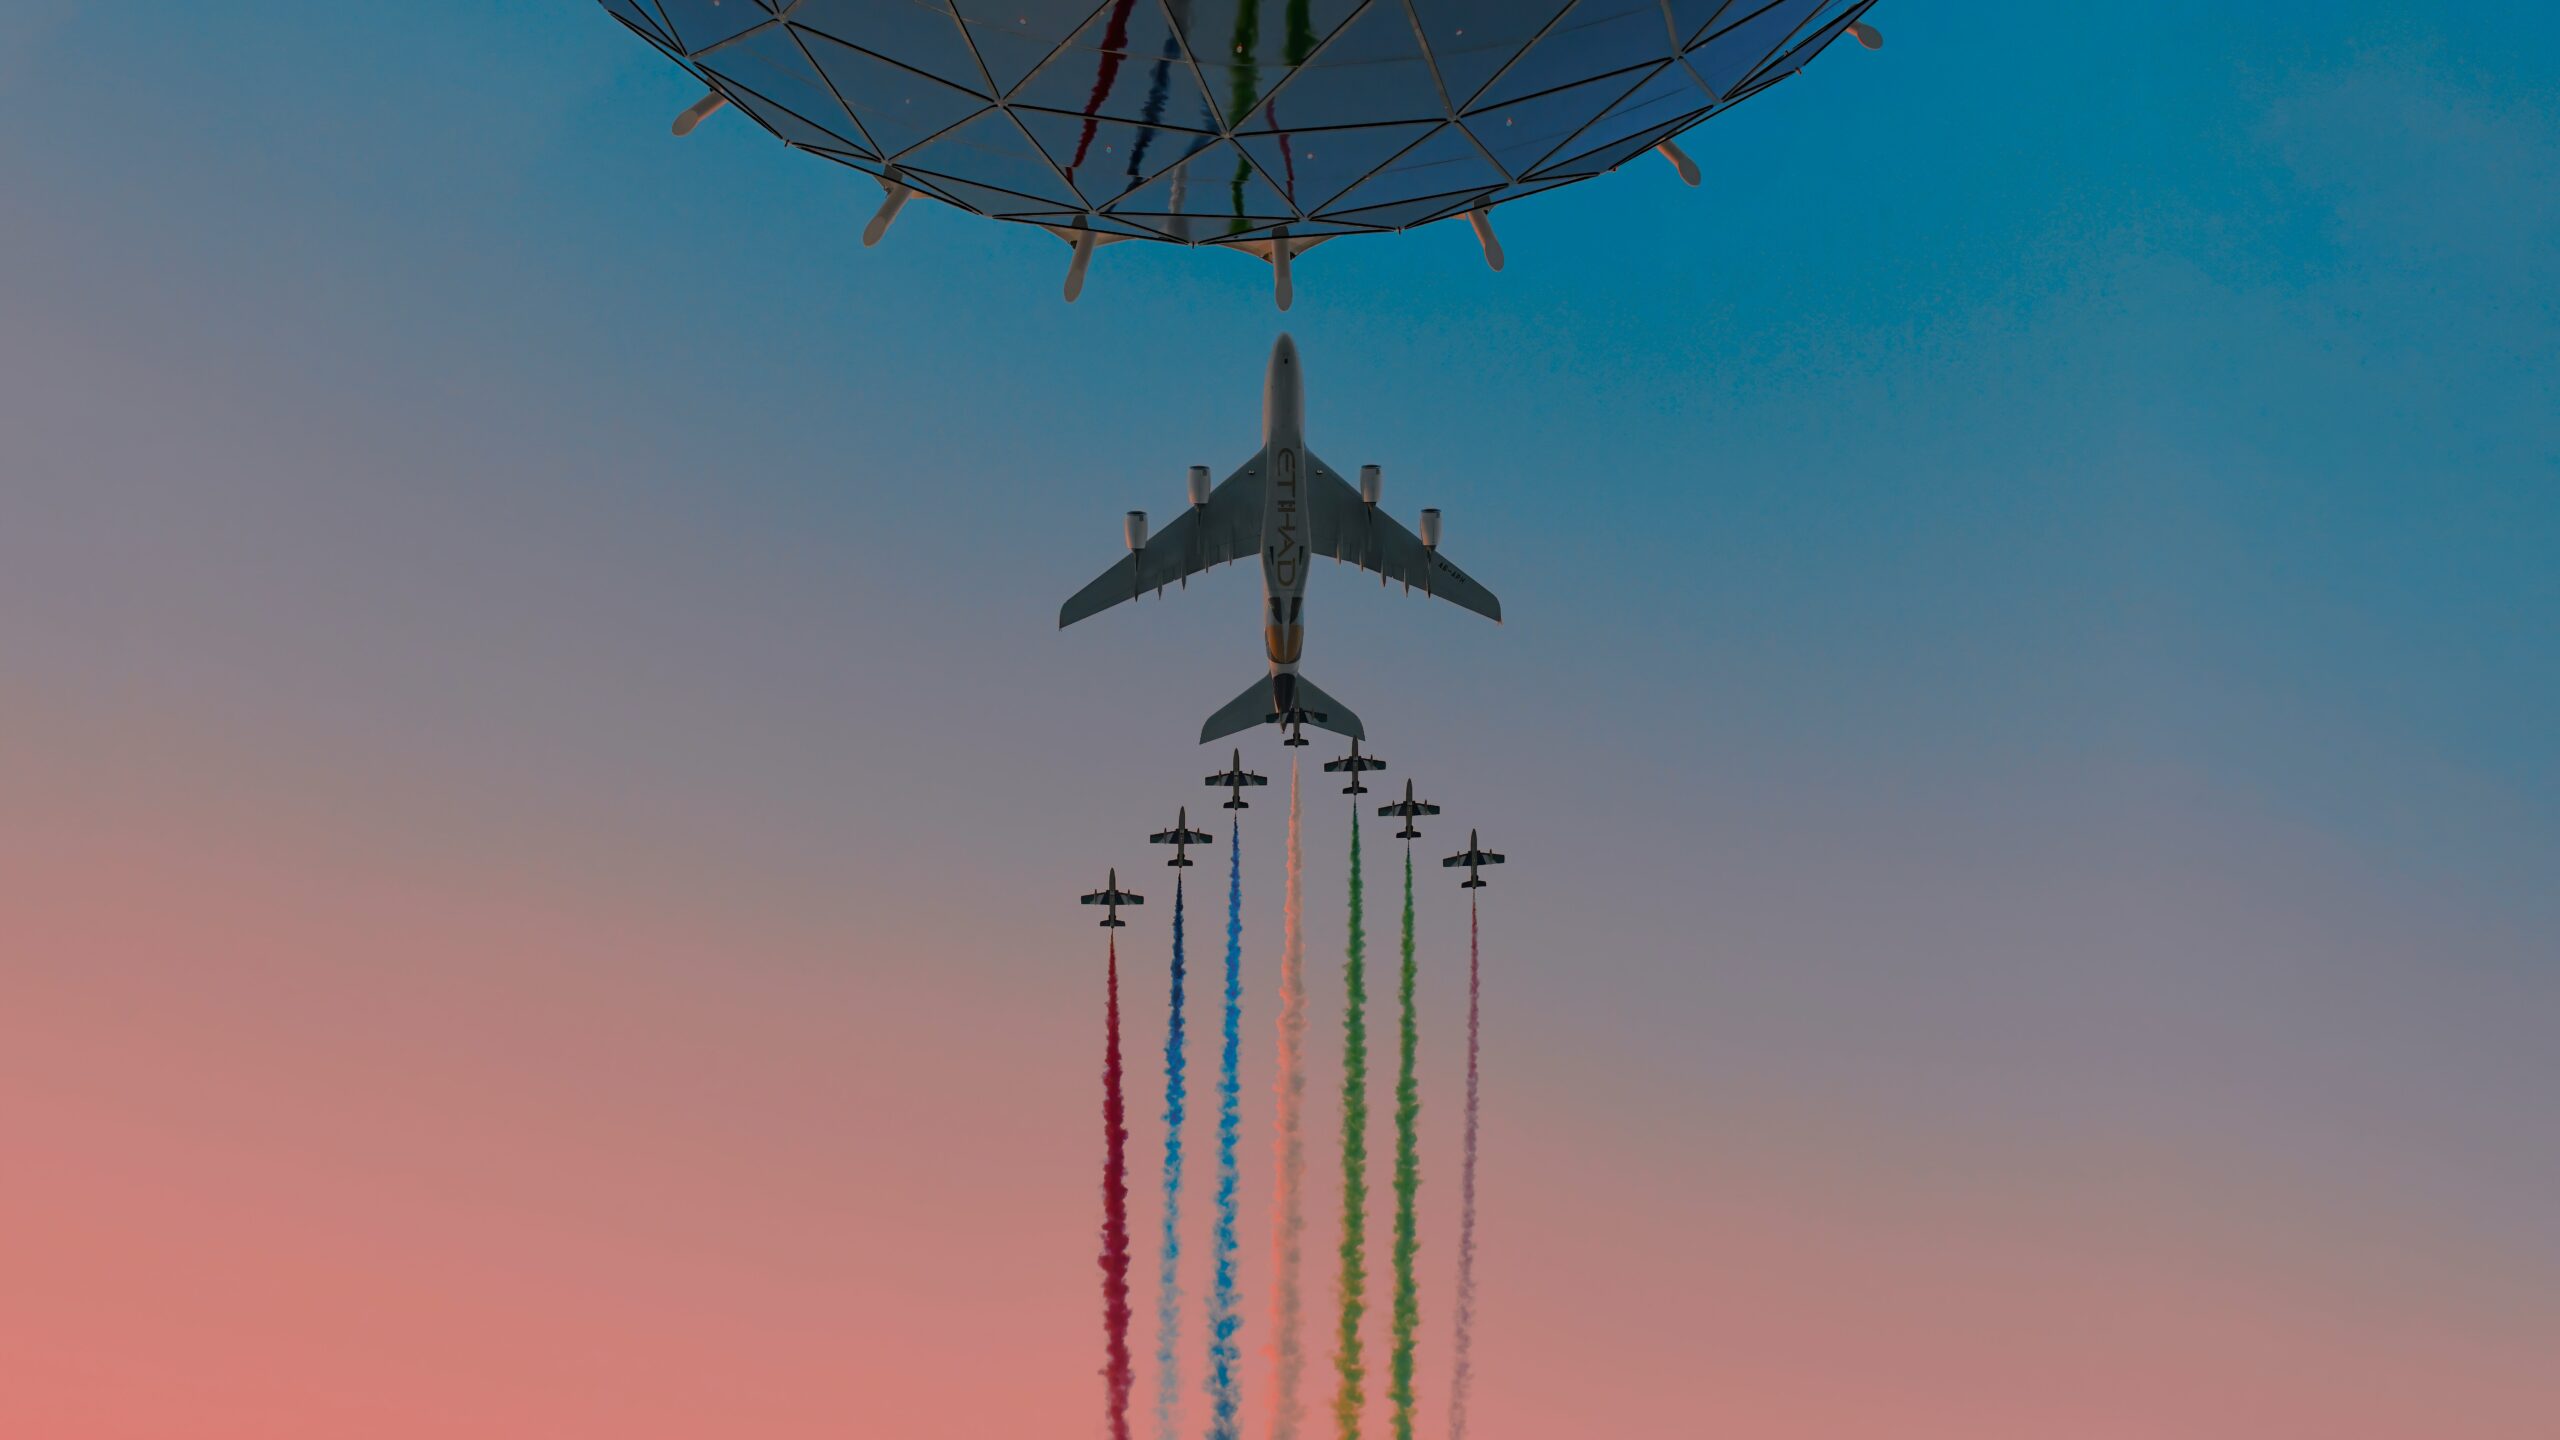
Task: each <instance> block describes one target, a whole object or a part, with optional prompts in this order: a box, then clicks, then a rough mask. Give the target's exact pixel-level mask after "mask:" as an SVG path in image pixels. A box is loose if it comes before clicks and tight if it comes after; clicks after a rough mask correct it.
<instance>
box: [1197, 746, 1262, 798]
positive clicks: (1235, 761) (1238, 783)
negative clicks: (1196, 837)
mask: <svg viewBox="0 0 2560 1440" xmlns="http://www.w3.org/2000/svg"><path fill="white" fill-rule="evenodd" d="M1200 783H1201V784H1203V785H1224V786H1226V787H1227V798H1226V801H1225V803H1223V804H1221V805H1220V806H1219V807H1218V808H1219V809H1221V810H1250V809H1252V808H1253V806H1252V804H1251V803H1250V802H1248V801H1247V800H1246V799H1245V798H1244V787H1246V786H1247V785H1268V784H1270V783H1271V782H1270V781H1268V780H1265V779H1263V778H1262V777H1261V776H1259V775H1256V774H1254V773H1253V772H1252V771H1250V770H1247V769H1246V768H1244V752H1243V751H1242V750H1232V751H1229V752H1228V758H1227V768H1226V769H1224V770H1221V771H1219V772H1218V773H1217V774H1215V775H1212V776H1210V777H1209V778H1208V779H1206V780H1203V781H1201V782H1200Z"/></svg>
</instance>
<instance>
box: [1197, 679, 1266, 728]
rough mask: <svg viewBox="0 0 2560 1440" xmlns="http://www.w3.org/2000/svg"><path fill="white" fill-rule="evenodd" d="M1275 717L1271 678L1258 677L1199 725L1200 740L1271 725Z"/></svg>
mask: <svg viewBox="0 0 2560 1440" xmlns="http://www.w3.org/2000/svg"><path fill="white" fill-rule="evenodd" d="M1275 718H1277V717H1276V716H1274V715H1273V713H1272V710H1271V681H1270V679H1269V677H1267V676H1265V677H1258V678H1256V679H1255V680H1254V682H1253V683H1252V684H1250V685H1247V686H1246V687H1244V693H1243V694H1241V695H1238V696H1237V697H1236V698H1234V699H1233V700H1230V701H1228V702H1227V703H1226V704H1224V705H1221V706H1219V707H1218V713H1217V714H1215V715H1212V716H1210V717H1209V718H1208V720H1207V721H1206V722H1204V723H1203V724H1202V725H1201V726H1200V743H1201V744H1203V745H1206V744H1208V743H1209V742H1210V741H1212V740H1221V739H1224V738H1226V737H1227V736H1229V735H1233V734H1236V733H1237V732H1239V731H1244V730H1250V729H1252V728H1253V727H1254V726H1256V725H1268V724H1270V723H1271V722H1272V720H1274V719H1275Z"/></svg>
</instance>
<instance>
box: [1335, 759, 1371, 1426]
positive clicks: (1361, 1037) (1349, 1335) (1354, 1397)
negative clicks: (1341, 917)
mask: <svg viewBox="0 0 2560 1440" xmlns="http://www.w3.org/2000/svg"><path fill="white" fill-rule="evenodd" d="M1368 946H1369V941H1368V936H1367V934H1366V933H1365V932H1364V931H1363V930H1362V928H1361V923H1360V812H1359V811H1357V810H1354V811H1352V812H1351V943H1350V945H1349V947H1348V949H1347V952H1346V957H1345V960H1344V963H1343V967H1342V984H1343V991H1344V1009H1343V1012H1342V1287H1341V1288H1342V1324H1341V1327H1340V1328H1339V1329H1338V1330H1337V1331H1336V1332H1335V1334H1334V1346H1335V1349H1334V1369H1335V1371H1336V1373H1337V1374H1338V1375H1339V1377H1340V1380H1341V1384H1340V1385H1339V1386H1338V1387H1337V1388H1336V1390H1335V1391H1334V1396H1333V1418H1334V1426H1335V1429H1336V1430H1337V1432H1338V1433H1339V1434H1340V1435H1341V1440H1359V1436H1360V1412H1361V1410H1362V1409H1363V1408H1364V1407H1365V1406H1366V1405H1367V1403H1368V1397H1367V1395H1366V1394H1365V1393H1364V1388H1365V1384H1366V1381H1367V1379H1368V1367H1367V1365H1366V1363H1365V1360H1366V1357H1365V1356H1364V1355H1363V1353H1362V1351H1361V1348H1360V1318H1361V1316H1362V1315H1363V1314H1364V1313H1365V1312H1366V1311H1367V1310H1368V1308H1369V1302H1368V1296H1367V1293H1366V1292H1367V1290H1368V1284H1369V1273H1368V1257H1367V1253H1366V1251H1367V1245H1368V1230H1369V1015H1368V1008H1369V994H1368V985H1369V977H1368V968H1369V967H1368V954H1367V951H1368Z"/></svg>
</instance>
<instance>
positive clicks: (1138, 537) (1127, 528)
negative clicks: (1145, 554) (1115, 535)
mask: <svg viewBox="0 0 2560 1440" xmlns="http://www.w3.org/2000/svg"><path fill="white" fill-rule="evenodd" d="M1120 531H1121V534H1122V535H1124V536H1125V537H1127V539H1128V541H1129V548H1130V549H1131V550H1144V549H1146V548H1147V512H1146V511H1144V510H1132V511H1130V512H1129V518H1128V519H1126V520H1124V521H1122V522H1121V523H1120Z"/></svg>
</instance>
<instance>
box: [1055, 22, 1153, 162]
mask: <svg viewBox="0 0 2560 1440" xmlns="http://www.w3.org/2000/svg"><path fill="white" fill-rule="evenodd" d="M1136 3H1137V0H1119V3H1118V4H1116V5H1114V6H1112V7H1111V20H1110V23H1109V24H1108V25H1106V26H1105V27H1104V29H1103V32H1102V60H1101V63H1100V64H1099V65H1097V66H1095V67H1094V74H1093V95H1092V97H1091V98H1090V99H1088V100H1086V101H1085V102H1084V134H1083V135H1082V136H1080V137H1078V139H1077V140H1076V158H1075V159H1073V160H1071V161H1069V162H1068V163H1067V183H1068V184H1070V185H1073V184H1074V183H1076V167H1077V166H1079V165H1082V164H1083V163H1084V157H1085V152H1087V151H1089V150H1091V149H1092V148H1093V136H1094V131H1095V129H1096V128H1097V127H1098V126H1099V125H1100V123H1101V122H1100V121H1098V120H1097V119H1096V118H1095V112H1097V111H1099V110H1100V109H1101V108H1102V102H1103V100H1104V99H1105V98H1106V97H1108V96H1109V95H1110V94H1111V86H1112V84H1113V83H1114V82H1115V81H1117V80H1118V79H1119V78H1120V62H1121V61H1122V60H1124V59H1126V58H1128V50H1129V11H1130V8H1131V7H1132V6H1133V5H1135V4H1136Z"/></svg>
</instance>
